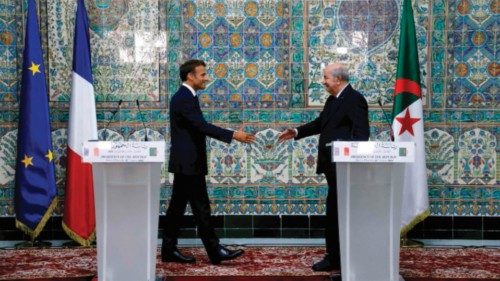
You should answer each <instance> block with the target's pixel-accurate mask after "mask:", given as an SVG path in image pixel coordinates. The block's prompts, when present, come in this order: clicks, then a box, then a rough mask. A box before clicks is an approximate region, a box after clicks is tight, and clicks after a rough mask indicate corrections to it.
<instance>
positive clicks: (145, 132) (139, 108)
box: [135, 99, 148, 141]
mask: <svg viewBox="0 0 500 281" xmlns="http://www.w3.org/2000/svg"><path fill="white" fill-rule="evenodd" d="M135 103H136V104H137V109H138V110H139V114H141V121H142V127H143V128H144V141H148V128H147V127H146V123H144V115H142V111H141V107H140V106H139V99H136V100H135Z"/></svg>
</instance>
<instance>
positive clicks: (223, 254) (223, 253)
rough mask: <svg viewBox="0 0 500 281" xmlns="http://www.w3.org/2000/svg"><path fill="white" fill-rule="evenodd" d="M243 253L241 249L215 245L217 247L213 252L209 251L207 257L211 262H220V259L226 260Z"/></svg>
mask: <svg viewBox="0 0 500 281" xmlns="http://www.w3.org/2000/svg"><path fill="white" fill-rule="evenodd" d="M243 253H244V251H243V250H241V249H240V250H234V251H233V250H229V249H228V248H225V247H223V246H221V245H219V246H217V249H216V250H215V251H214V252H213V253H209V254H208V257H209V258H210V262H211V263H212V264H220V263H221V261H228V260H232V259H235V258H237V257H239V256H241V255H242V254H243Z"/></svg>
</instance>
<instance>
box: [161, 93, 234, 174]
mask: <svg viewBox="0 0 500 281" xmlns="http://www.w3.org/2000/svg"><path fill="white" fill-rule="evenodd" d="M207 136H209V137H212V138H215V139H218V140H220V141H223V142H226V143H230V142H231V140H232V138H233V131H231V130H227V129H224V128H220V127H217V126H215V125H212V124H210V123H208V122H207V121H206V120H205V118H204V117H203V114H202V112H201V108H200V104H199V102H198V98H197V97H194V96H193V94H192V93H191V91H189V89H188V88H186V87H185V86H181V87H180V88H179V90H178V91H177V92H176V93H175V94H174V96H173V97H172V99H171V100H170V139H171V147H170V159H169V161H168V171H169V172H171V173H179V174H183V175H206V174H207V173H208V168H207V149H206V137H207Z"/></svg>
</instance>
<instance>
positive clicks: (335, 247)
mask: <svg viewBox="0 0 500 281" xmlns="http://www.w3.org/2000/svg"><path fill="white" fill-rule="evenodd" d="M324 174H325V177H326V181H327V183H328V195H327V197H326V220H327V222H326V226H325V240H326V253H327V254H328V255H329V257H330V258H331V259H332V260H334V261H340V242H339V217H338V202H337V175H336V171H335V164H333V163H331V164H329V165H328V166H327V168H326V171H325V173H324Z"/></svg>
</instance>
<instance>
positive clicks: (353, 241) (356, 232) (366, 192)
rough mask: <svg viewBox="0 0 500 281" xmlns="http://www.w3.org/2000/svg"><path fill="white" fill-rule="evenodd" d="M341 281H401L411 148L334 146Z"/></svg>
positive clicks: (407, 145)
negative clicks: (404, 197) (405, 186)
mask: <svg viewBox="0 0 500 281" xmlns="http://www.w3.org/2000/svg"><path fill="white" fill-rule="evenodd" d="M330 145H332V146H333V147H332V160H333V161H334V162H335V163H336V166H337V200H338V215H339V232H340V233H339V234H340V237H339V238H340V259H341V273H342V281H397V280H402V278H401V277H400V276H399V247H400V246H399V241H400V235H399V234H400V227H401V202H402V191H403V182H404V170H405V166H406V165H405V163H410V162H413V161H414V159H415V155H414V153H415V144H414V143H413V142H332V143H331V144H330Z"/></svg>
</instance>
